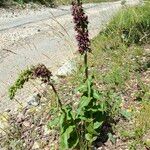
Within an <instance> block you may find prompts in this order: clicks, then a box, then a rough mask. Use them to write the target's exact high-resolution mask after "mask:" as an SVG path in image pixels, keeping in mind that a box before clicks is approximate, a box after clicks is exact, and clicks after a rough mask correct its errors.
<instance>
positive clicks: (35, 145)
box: [32, 142, 40, 149]
mask: <svg viewBox="0 0 150 150" xmlns="http://www.w3.org/2000/svg"><path fill="white" fill-rule="evenodd" d="M39 148H40V146H39V144H38V143H37V142H34V144H33V147H32V149H39Z"/></svg>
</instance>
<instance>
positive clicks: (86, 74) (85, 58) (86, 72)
mask: <svg viewBox="0 0 150 150" xmlns="http://www.w3.org/2000/svg"><path fill="white" fill-rule="evenodd" d="M87 56H88V55H87V51H86V52H85V53H84V67H85V78H86V80H87V79H88V76H89V73H88V64H87Z"/></svg>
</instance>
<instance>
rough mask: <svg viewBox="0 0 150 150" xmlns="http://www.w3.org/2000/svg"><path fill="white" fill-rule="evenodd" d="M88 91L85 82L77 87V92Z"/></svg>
mask: <svg viewBox="0 0 150 150" xmlns="http://www.w3.org/2000/svg"><path fill="white" fill-rule="evenodd" d="M85 91H87V86H86V85H85V84H82V85H80V86H79V87H78V88H76V89H75V92H81V93H83V92H85Z"/></svg>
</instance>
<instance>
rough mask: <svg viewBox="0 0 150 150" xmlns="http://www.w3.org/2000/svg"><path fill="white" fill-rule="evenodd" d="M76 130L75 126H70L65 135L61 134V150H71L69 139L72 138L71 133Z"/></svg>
mask: <svg viewBox="0 0 150 150" xmlns="http://www.w3.org/2000/svg"><path fill="white" fill-rule="evenodd" d="M74 130H75V125H72V126H69V127H68V128H67V129H66V130H65V132H64V133H63V134H61V139H60V140H61V143H60V146H61V149H66V150H67V149H69V143H68V139H69V138H70V135H71V133H72V132H73V131H74Z"/></svg>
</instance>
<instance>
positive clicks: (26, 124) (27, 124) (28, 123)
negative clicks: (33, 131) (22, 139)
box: [23, 121, 31, 127]
mask: <svg viewBox="0 0 150 150" xmlns="http://www.w3.org/2000/svg"><path fill="white" fill-rule="evenodd" d="M23 125H24V126H25V127H30V126H31V123H30V122H29V121H24V122H23Z"/></svg>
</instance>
